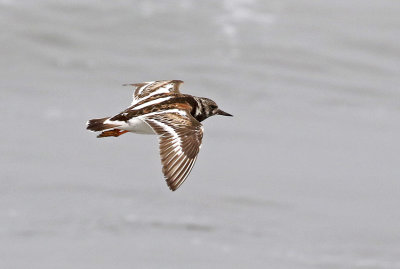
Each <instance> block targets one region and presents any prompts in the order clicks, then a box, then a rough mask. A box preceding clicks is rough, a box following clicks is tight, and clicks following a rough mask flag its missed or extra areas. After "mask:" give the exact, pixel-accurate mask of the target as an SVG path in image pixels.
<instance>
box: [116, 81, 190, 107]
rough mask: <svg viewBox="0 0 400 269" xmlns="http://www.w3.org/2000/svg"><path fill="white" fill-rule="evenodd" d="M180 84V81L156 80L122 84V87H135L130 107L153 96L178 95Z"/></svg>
mask: <svg viewBox="0 0 400 269" xmlns="http://www.w3.org/2000/svg"><path fill="white" fill-rule="evenodd" d="M182 83H183V81H182V80H158V81H150V82H143V83H133V84H124V86H128V85H129V86H135V87H136V90H135V92H134V93H133V101H132V105H135V104H137V103H139V102H142V101H143V100H145V99H147V98H149V97H151V96H154V95H169V94H172V93H180V92H179V86H180V85H181V84H182Z"/></svg>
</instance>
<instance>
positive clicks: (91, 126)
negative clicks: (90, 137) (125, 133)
mask: <svg viewBox="0 0 400 269" xmlns="http://www.w3.org/2000/svg"><path fill="white" fill-rule="evenodd" d="M108 119H109V117H107V118H102V119H92V120H89V121H88V122H87V123H86V125H87V127H86V129H88V130H90V131H94V132H98V131H103V130H107V129H110V128H114V127H115V125H114V124H110V123H104V122H105V121H106V120H108Z"/></svg>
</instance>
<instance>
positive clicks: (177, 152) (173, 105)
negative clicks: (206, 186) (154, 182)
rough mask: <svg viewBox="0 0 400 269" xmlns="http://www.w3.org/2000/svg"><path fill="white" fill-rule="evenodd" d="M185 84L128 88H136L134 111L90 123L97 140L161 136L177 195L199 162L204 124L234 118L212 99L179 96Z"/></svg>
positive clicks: (157, 83)
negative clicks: (218, 118) (130, 135)
mask: <svg viewBox="0 0 400 269" xmlns="http://www.w3.org/2000/svg"><path fill="white" fill-rule="evenodd" d="M182 83H183V81H181V80H159V81H151V82H144V83H135V84H125V85H124V86H126V85H130V86H134V87H136V90H135V92H134V94H133V101H132V104H131V106H130V107H128V108H127V109H125V110H124V111H122V112H121V113H119V114H117V115H115V116H113V117H106V118H101V119H92V120H89V121H88V122H87V129H88V130H90V131H94V132H99V131H101V133H100V134H99V135H98V136H97V137H109V136H114V137H118V136H120V135H122V134H124V133H127V132H132V133H139V134H157V135H158V138H159V147H160V156H161V163H162V167H163V168H162V171H163V174H164V177H165V180H166V182H167V184H168V187H169V188H170V189H171V190H172V191H175V190H176V189H178V188H179V187H180V186H181V185H182V183H183V182H184V181H185V179H186V178H187V176H188V175H189V173H190V171H191V170H192V167H193V165H194V163H195V161H196V159H197V155H198V153H199V150H200V148H201V140H202V138H203V125H202V124H201V123H200V122H202V121H203V120H205V119H207V118H208V117H211V116H214V115H223V116H232V115H231V114H229V113H226V112H224V111H222V110H221V109H219V108H218V106H217V104H216V103H215V102H214V101H213V100H211V99H208V98H204V97H196V96H192V95H189V94H182V93H180V92H179V86H180V85H181V84H182Z"/></svg>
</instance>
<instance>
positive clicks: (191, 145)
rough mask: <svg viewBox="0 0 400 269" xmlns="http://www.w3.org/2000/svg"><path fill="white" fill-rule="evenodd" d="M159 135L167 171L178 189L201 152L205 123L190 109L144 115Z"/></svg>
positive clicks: (172, 183) (163, 163) (163, 162)
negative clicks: (192, 113) (197, 118)
mask: <svg viewBox="0 0 400 269" xmlns="http://www.w3.org/2000/svg"><path fill="white" fill-rule="evenodd" d="M142 119H143V120H144V121H146V122H147V123H148V124H149V125H150V126H151V127H152V128H153V130H154V131H155V132H156V133H157V134H158V137H159V143H160V156H161V163H162V166H163V169H162V171H163V173H164V177H165V180H166V182H167V184H168V187H169V188H170V189H171V190H172V191H175V190H176V189H178V188H179V187H180V186H181V185H182V183H183V182H184V181H185V179H186V178H187V176H188V175H189V173H190V171H191V170H192V168H193V165H194V163H195V161H196V159H197V155H198V153H199V151H200V147H201V140H202V138H203V126H202V125H201V123H200V122H198V121H197V120H196V119H195V118H193V117H192V116H191V115H190V114H189V113H188V112H186V111H183V110H178V109H170V110H166V111H163V112H154V113H151V114H148V115H146V116H145V117H143V118H142Z"/></svg>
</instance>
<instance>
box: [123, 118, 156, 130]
mask: <svg viewBox="0 0 400 269" xmlns="http://www.w3.org/2000/svg"><path fill="white" fill-rule="evenodd" d="M118 129H121V130H125V131H129V132H132V133H138V134H156V133H155V132H154V131H153V129H152V128H151V127H150V126H149V125H148V124H147V123H146V122H144V121H143V120H141V119H140V118H138V117H135V118H132V119H130V120H129V121H128V122H127V123H126V124H124V125H122V126H120V127H118Z"/></svg>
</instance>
